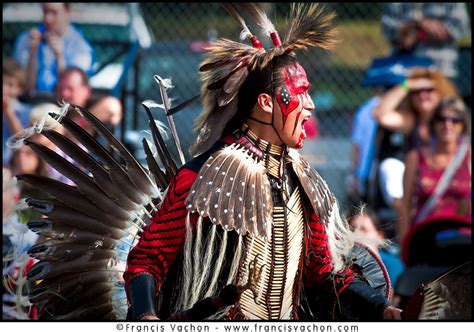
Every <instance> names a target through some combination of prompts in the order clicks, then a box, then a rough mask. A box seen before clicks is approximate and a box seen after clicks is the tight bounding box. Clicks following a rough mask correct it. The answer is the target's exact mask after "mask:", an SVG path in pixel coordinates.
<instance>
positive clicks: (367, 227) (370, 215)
mask: <svg viewBox="0 0 474 332" xmlns="http://www.w3.org/2000/svg"><path fill="white" fill-rule="evenodd" d="M348 221H349V225H350V226H351V228H352V229H353V230H354V231H355V232H356V233H358V234H359V237H358V238H359V241H361V242H362V243H363V244H365V245H366V246H368V247H369V248H370V249H372V250H373V251H374V252H375V253H377V254H378V255H379V256H380V258H381V259H382V262H383V263H384V265H385V267H386V268H387V272H388V275H389V277H390V282H391V284H392V287H393V288H396V284H397V281H398V278H399V277H400V275H401V274H402V273H403V271H404V270H405V265H404V263H403V261H402V259H401V258H400V248H399V246H398V245H397V244H395V243H393V242H391V241H387V239H386V235H385V231H384V228H383V226H382V225H381V223H380V219H379V218H378V216H377V214H376V213H375V211H374V210H373V209H372V208H370V207H368V206H364V207H363V208H362V209H357V213H355V212H352V214H351V215H350V217H349V218H348ZM397 301H398V299H396V298H394V299H393V300H392V303H393V304H394V305H397V303H398V302H397Z"/></svg>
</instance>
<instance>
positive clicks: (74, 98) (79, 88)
mask: <svg viewBox="0 0 474 332" xmlns="http://www.w3.org/2000/svg"><path fill="white" fill-rule="evenodd" d="M91 95H92V88H91V86H90V85H89V77H88V76H87V73H86V72H84V71H83V70H82V69H80V68H78V67H70V68H67V69H66V70H64V72H62V74H61V75H60V76H59V79H58V84H57V86H56V97H57V98H58V99H59V100H61V101H65V102H67V103H71V104H74V105H77V106H80V107H84V106H86V104H87V101H88V100H89V98H90V97H91ZM67 116H68V117H70V118H71V119H73V120H75V121H82V120H80V119H82V117H80V116H79V114H77V113H68V114H67ZM80 124H81V125H82V123H80Z"/></svg>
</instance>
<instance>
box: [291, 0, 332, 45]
mask: <svg viewBox="0 0 474 332" xmlns="http://www.w3.org/2000/svg"><path fill="white" fill-rule="evenodd" d="M335 16H336V15H335V13H334V12H333V13H330V14H325V13H324V7H323V6H321V5H319V4H317V3H312V4H305V3H297V4H292V5H291V14H290V19H289V21H290V26H289V28H288V32H287V34H286V38H285V40H284V42H283V44H284V49H285V50H286V51H287V52H290V51H293V50H297V49H306V48H307V47H320V48H323V49H327V50H333V49H334V47H335V45H336V43H337V41H338V33H337V30H336V29H335V28H333V27H332V26H331V22H332V20H333V19H334V17H335Z"/></svg>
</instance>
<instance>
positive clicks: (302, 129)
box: [301, 116, 310, 138]
mask: <svg viewBox="0 0 474 332" xmlns="http://www.w3.org/2000/svg"><path fill="white" fill-rule="evenodd" d="M309 118H310V117H309V116H307V117H305V118H304V119H303V121H301V134H302V136H303V138H306V129H305V127H304V125H305V123H306V121H308V120H309Z"/></svg>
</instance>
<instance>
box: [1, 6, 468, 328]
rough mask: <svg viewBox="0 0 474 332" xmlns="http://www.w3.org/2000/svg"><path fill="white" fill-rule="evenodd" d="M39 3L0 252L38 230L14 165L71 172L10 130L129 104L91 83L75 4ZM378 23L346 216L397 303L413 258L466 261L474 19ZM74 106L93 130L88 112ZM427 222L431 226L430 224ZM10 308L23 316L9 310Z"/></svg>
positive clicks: (24, 64)
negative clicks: (73, 17) (464, 55)
mask: <svg viewBox="0 0 474 332" xmlns="http://www.w3.org/2000/svg"><path fill="white" fill-rule="evenodd" d="M42 9H43V20H42V23H41V24H39V25H38V26H37V27H34V28H32V29H31V30H28V31H25V32H24V33H22V34H21V35H20V36H18V39H17V40H16V42H15V47H14V52H13V54H12V55H11V57H10V58H7V59H5V58H4V59H3V240H4V246H3V255H4V258H5V257H10V258H11V257H12V256H11V255H10V254H11V248H12V247H14V245H15V247H16V248H18V247H21V248H22V251H23V252H17V253H15V255H13V256H14V258H15V259H17V260H18V259H20V257H22V256H21V255H22V254H24V253H25V252H26V251H27V250H28V248H29V246H31V245H32V244H34V243H35V241H36V240H37V236H36V234H34V233H32V232H31V231H29V230H28V229H25V227H23V226H24V224H25V221H27V220H28V219H30V218H34V217H35V216H31V215H27V213H28V212H26V211H23V210H22V208H21V205H22V204H21V202H22V201H21V199H22V198H24V197H28V196H29V195H30V193H31V191H35V190H37V189H36V188H32V187H30V186H28V185H25V184H24V183H21V185H20V183H16V181H15V177H14V175H17V174H36V175H39V176H48V177H52V178H54V179H56V180H58V181H61V182H63V183H66V184H73V182H72V181H71V180H69V179H68V178H66V177H64V176H63V175H62V174H60V173H59V172H58V171H57V170H56V169H54V168H52V167H51V166H50V165H48V164H46V163H45V162H44V161H43V160H42V159H41V158H39V157H38V155H36V154H35V153H34V151H33V150H32V149H31V147H29V146H28V145H26V144H23V145H22V144H16V143H18V142H17V141H16V140H15V139H12V137H21V136H22V135H23V134H24V133H25V131H26V132H28V128H31V127H34V126H37V125H38V124H39V123H41V124H43V125H44V124H46V125H48V128H52V129H51V130H57V131H59V132H61V133H63V134H65V135H68V134H67V132H65V131H64V128H63V127H62V126H61V125H57V126H56V125H55V121H54V120H53V119H52V118H51V117H50V115H49V114H51V113H59V112H60V107H59V106H58V101H64V102H67V103H72V104H75V105H77V106H80V107H85V108H86V109H88V110H89V111H90V112H92V113H93V114H94V115H95V116H96V117H97V118H98V119H100V120H101V121H102V122H104V123H105V124H106V126H107V127H109V128H110V129H111V130H113V129H114V128H115V127H116V126H117V125H118V124H119V123H120V122H121V120H122V115H123V109H122V105H121V102H120V100H119V99H117V98H116V97H114V96H111V95H109V94H104V93H99V92H98V91H93V89H92V88H91V86H90V85H89V78H90V77H91V75H92V74H93V69H92V68H93V64H94V50H93V48H92V47H91V45H90V44H89V42H88V41H87V40H86V39H85V37H84V36H83V35H82V33H81V32H80V31H79V30H78V29H77V28H76V27H74V25H73V24H71V22H70V14H71V5H70V4H68V3H43V4H42ZM381 25H382V29H383V32H384V34H385V37H386V39H387V41H388V42H390V44H391V46H392V49H391V53H390V54H388V55H387V56H386V57H384V58H380V59H374V61H373V63H372V65H371V67H370V68H368V69H367V72H366V76H365V77H364V81H363V82H361V84H363V85H364V86H366V87H370V88H371V89H373V92H374V93H373V97H372V98H370V99H369V100H367V101H366V102H365V103H364V104H363V105H361V106H360V108H359V109H357V110H355V116H354V119H353V132H352V136H351V140H352V147H353V150H352V167H353V173H352V176H351V179H350V181H349V183H350V186H349V187H348V188H347V190H348V191H349V192H350V193H351V195H352V196H353V197H355V198H354V205H362V206H364V208H362V209H360V208H359V209H354V211H351V213H349V214H348V216H347V217H348V218H347V219H348V220H349V222H350V224H351V226H352V227H353V229H354V230H355V231H356V232H359V233H360V234H361V237H360V239H361V241H366V243H367V245H368V246H369V247H371V248H372V250H373V251H374V252H375V253H377V255H380V257H381V259H382V260H383V262H384V263H385V265H386V268H387V270H388V274H389V276H390V281H391V284H392V286H393V288H394V292H395V295H396V296H394V299H393V302H394V304H395V305H400V306H401V305H402V303H401V301H402V300H403V296H410V295H411V294H413V293H410V292H412V291H413V289H412V288H410V287H408V288H409V289H408V290H406V289H405V288H403V287H402V286H400V285H399V284H400V283H401V280H402V279H403V274H404V273H406V271H407V270H409V268H410V267H412V266H415V265H416V264H428V265H429V264H431V265H436V266H445V267H450V266H453V265H454V264H455V263H457V261H456V262H455V261H454V260H449V259H446V261H443V259H442V258H443V257H444V256H443V255H440V254H439V252H438V250H441V251H443V250H445V251H446V250H447V249H446V248H447V247H448V246H449V245H451V246H454V247H455V249H453V250H458V251H459V255H458V260H461V259H462V257H461V256H462V255H465V253H463V252H462V250H464V248H465V247H464V245H466V244H468V245H469V246H470V241H467V240H466V239H467V238H468V237H469V239H470V231H471V222H472V221H471V220H472V219H471V145H470V135H471V133H470V123H471V110H470V107H471V105H469V103H467V102H466V101H467V100H466V98H463V97H464V96H460V95H459V93H458V91H459V87H457V86H456V84H455V83H454V82H455V79H456V77H457V75H462V73H459V72H458V71H457V69H456V68H457V60H458V48H457V45H458V41H459V40H460V39H461V38H462V37H464V36H465V35H466V34H468V33H470V21H469V16H468V13H467V8H466V5H465V4H464V3H416V4H415V3H387V4H385V5H384V11H383V15H382V17H381ZM316 86H317V85H316ZM38 95H41V96H48V98H49V99H48V100H49V102H44V100H45V99H44V98H40V99H38V98H36V99H35V98H34V97H35V96H38ZM35 100H41V101H40V102H38V101H35ZM66 116H68V117H70V118H71V119H72V120H74V121H75V122H76V123H78V124H79V125H80V126H81V127H82V128H84V129H85V130H87V131H88V132H89V133H90V134H91V135H92V136H96V135H97V134H96V132H95V129H94V128H93V127H91V126H90V125H89V124H88V122H86V121H85V120H84V118H82V117H81V116H80V114H73V113H68V114H67V115H66ZM308 126H310V127H309V128H308V133H309V136H310V137H315V136H317V132H318V124H317V123H315V122H308ZM70 139H73V138H72V137H70ZM28 140H29V141H31V142H36V143H39V144H43V145H45V146H47V147H48V148H49V149H51V150H53V151H55V152H56V153H58V154H59V155H60V156H63V157H66V156H65V155H64V153H63V152H62V151H61V150H60V149H59V148H57V147H56V146H55V145H54V144H53V143H52V142H50V141H49V140H48V139H47V138H46V137H44V136H43V135H41V134H38V133H34V132H33V131H31V130H30V134H29V138H28ZM70 161H71V162H74V161H72V160H70ZM356 203H360V204H356ZM36 217H40V216H36ZM432 225H435V226H432ZM425 229H429V232H426V233H423V232H424V230H425ZM20 233H21V236H19V235H18V234H20ZM425 237H426V238H425ZM420 238H421V239H423V241H424V242H423V245H425V246H432V247H430V250H426V251H423V252H426V253H427V254H426V255H428V256H429V255H430V254H431V255H433V256H435V257H434V258H433V257H417V254H418V253H419V252H422V250H415V249H414V248H415V247H414V244H413V241H415V240H414V239H420ZM448 240H450V241H448ZM418 241H419V240H418ZM19 244H21V245H19ZM418 245H419V243H418ZM446 252H447V251H446ZM9 253H10V254H9ZM23 257H24V256H23ZM17 263H18V262H16V263H15V261H14V259H12V260H10V263H9V264H7V265H8V266H7V268H4V269H3V274H4V278H5V277H6V275H7V276H10V277H11V278H12V279H13V280H18V279H21V276H19V274H21V273H25V271H23V272H22V271H19V268H18V264H17ZM30 265H31V264H30ZM431 276H432V275H429V273H428V274H427V277H426V278H429V277H431ZM406 278H408V277H406ZM406 278H405V279H406ZM419 281H420V280H416V282H417V283H418V282H419ZM422 281H423V282H426V281H427V280H422ZM404 285H406V282H405V284H404ZM11 286H12V287H10V288H11V289H10V290H9V291H8V292H7V291H4V297H3V303H4V309H5V308H9V305H10V306H11V305H12V298H11V294H10V291H12V292H13V291H14V288H15V287H14V286H15V285H14V284H13V285H11ZM9 312H10V316H8V315H7V317H5V313H7V314H8V313H9ZM4 318H7V319H8V318H10V319H12V318H13V319H14V318H21V317H17V316H15V314H14V313H12V312H11V311H8V310H7V311H5V310H4ZM30 318H34V310H31V311H30Z"/></svg>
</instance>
